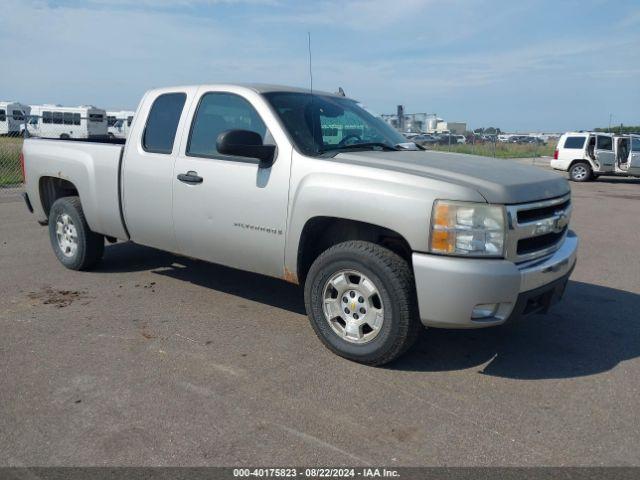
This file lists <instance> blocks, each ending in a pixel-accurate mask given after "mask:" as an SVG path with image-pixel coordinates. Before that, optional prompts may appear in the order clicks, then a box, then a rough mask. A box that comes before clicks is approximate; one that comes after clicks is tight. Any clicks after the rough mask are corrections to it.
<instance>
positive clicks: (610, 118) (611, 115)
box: [608, 113, 613, 133]
mask: <svg viewBox="0 0 640 480" xmlns="http://www.w3.org/2000/svg"><path fill="white" fill-rule="evenodd" d="M612 119H613V113H610V114H609V129H608V132H609V133H611V120H612Z"/></svg>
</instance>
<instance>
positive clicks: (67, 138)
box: [60, 133, 71, 140]
mask: <svg viewBox="0 0 640 480" xmlns="http://www.w3.org/2000/svg"><path fill="white" fill-rule="evenodd" d="M70 138H71V137H70V136H69V135H68V134H67V133H63V134H62V135H60V140H69V139H70Z"/></svg>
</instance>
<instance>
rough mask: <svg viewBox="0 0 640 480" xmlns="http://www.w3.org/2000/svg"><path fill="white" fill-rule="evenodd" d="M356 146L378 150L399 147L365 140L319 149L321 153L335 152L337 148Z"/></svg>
mask: <svg viewBox="0 0 640 480" xmlns="http://www.w3.org/2000/svg"><path fill="white" fill-rule="evenodd" d="M358 148H363V149H365V150H368V149H372V150H377V149H380V150H392V151H397V150H400V149H399V148H396V147H394V146H393V145H389V144H388V143H383V142H367V143H354V144H351V145H342V146H340V147H333V148H325V149H324V150H322V151H321V153H326V152H335V151H338V150H355V149H358Z"/></svg>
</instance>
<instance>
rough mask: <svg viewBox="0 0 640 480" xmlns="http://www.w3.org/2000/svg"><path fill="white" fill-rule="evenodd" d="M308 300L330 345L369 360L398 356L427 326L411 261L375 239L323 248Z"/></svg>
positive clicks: (318, 328) (307, 287) (370, 362)
mask: <svg viewBox="0 0 640 480" xmlns="http://www.w3.org/2000/svg"><path fill="white" fill-rule="evenodd" d="M305 305H306V309H307V313H308V315H309V320H310V322H311V326H312V327H313V329H314V331H315V332H316V334H317V335H318V337H319V338H320V340H321V341H322V343H324V345H325V346H326V347H327V348H329V350H331V351H332V352H334V353H336V354H337V355H340V356H342V357H345V358H348V359H350V360H354V361H356V362H360V363H364V364H367V365H383V364H385V363H389V362H391V361H392V360H394V359H396V358H397V357H399V356H400V355H402V354H403V353H404V352H405V351H406V350H407V349H408V348H409V347H411V345H412V344H413V343H414V341H415V340H416V339H417V337H418V335H419V333H420V330H421V324H420V321H419V319H418V315H417V308H416V299H415V287H414V280H413V275H412V273H411V268H410V267H409V264H408V263H407V262H406V261H405V260H403V259H402V258H401V257H399V256H398V255H396V254H395V253H393V252H391V251H390V250H387V249H386V248H383V247H381V246H379V245H376V244H374V243H370V242H364V241H350V242H344V243H340V244H338V245H335V246H333V247H331V248H330V249H328V250H326V251H325V252H324V253H322V254H321V255H320V256H319V257H318V258H317V259H316V260H315V262H314V263H313V265H312V266H311V268H310V270H309V273H308V275H307V278H306V282H305Z"/></svg>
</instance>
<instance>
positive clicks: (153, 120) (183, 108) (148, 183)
mask: <svg viewBox="0 0 640 480" xmlns="http://www.w3.org/2000/svg"><path fill="white" fill-rule="evenodd" d="M196 90H197V89H196V88H195V87H194V88H185V89H180V90H176V91H169V90H167V91H166V92H164V93H159V94H149V95H147V96H146V97H145V98H144V99H143V101H142V103H141V104H140V107H139V109H138V116H137V118H138V119H139V120H140V121H138V122H135V121H134V123H133V125H132V127H133V129H132V131H131V135H130V136H129V141H127V143H126V148H125V154H124V161H123V166H122V202H123V207H124V208H123V211H124V217H125V222H126V225H127V228H128V230H129V234H130V236H131V239H132V240H133V241H135V242H137V243H141V244H143V245H149V246H152V247H157V248H160V249H162V250H168V251H171V252H176V251H177V250H178V249H177V244H176V238H175V233H174V230H173V218H172V214H173V212H172V210H173V202H172V188H173V166H174V162H175V159H176V156H177V154H178V146H179V143H180V138H179V132H181V131H182V128H181V126H182V125H183V123H185V122H186V112H187V110H188V105H189V103H190V101H191V99H192V98H193V96H194V95H195V92H196Z"/></svg>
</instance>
